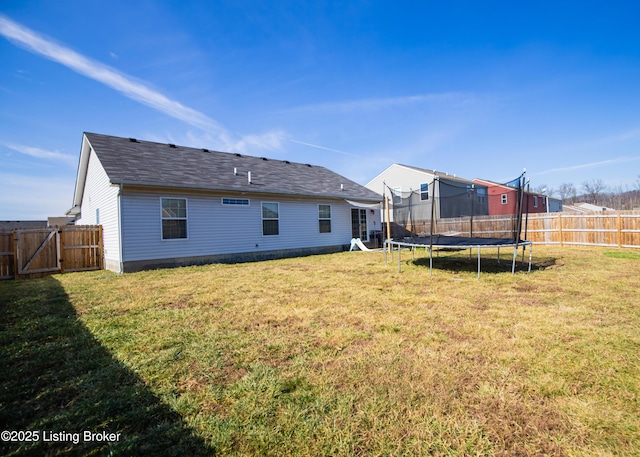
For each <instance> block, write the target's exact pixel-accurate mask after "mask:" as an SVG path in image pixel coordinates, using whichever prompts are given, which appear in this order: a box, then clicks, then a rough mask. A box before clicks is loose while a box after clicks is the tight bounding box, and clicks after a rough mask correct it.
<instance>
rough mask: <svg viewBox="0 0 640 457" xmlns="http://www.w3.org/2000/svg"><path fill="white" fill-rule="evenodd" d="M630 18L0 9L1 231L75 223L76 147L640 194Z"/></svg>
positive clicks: (391, 8) (572, 7) (213, 5)
mask: <svg viewBox="0 0 640 457" xmlns="http://www.w3.org/2000/svg"><path fill="white" fill-rule="evenodd" d="M639 13H640V6H636V4H635V3H634V2H612V1H609V2H590V1H580V2H578V1H576V2H526V3H525V2H495V1H486V2H479V1H476V2H465V1H459V2H435V1H424V2H417V1H416V2H391V1H357V0H356V1H349V2H320V1H313V2H303V1H291V2H288V1H270V2H259V1H229V2H221V1H189V0H185V1H165V2H160V1H135V0H133V1H127V2H121V1H116V0H114V1H109V2H104V1H82V2H79V1H66V0H58V1H55V2H51V1H42V0H41V1H38V0H35V1H28V2H27V1H24V0H20V1H13V0H3V1H2V3H0V56H1V57H2V65H0V220H27V219H42V218H46V217H47V216H53V215H62V214H64V212H65V211H66V210H67V209H69V208H70V207H71V203H72V198H73V186H74V183H75V175H76V169H77V162H78V156H79V152H80V145H81V140H82V133H83V132H84V131H88V132H96V133H103V134H109V135H116V136H122V137H136V138H139V139H145V140H152V141H160V142H171V143H177V144H181V145H187V146H198V147H207V148H209V149H217V150H222V151H229V152H243V153H245V154H250V155H257V156H268V157H272V158H276V159H283V160H291V161H297V162H304V163H313V164H316V165H323V166H326V167H328V168H330V169H332V170H334V171H336V172H338V173H340V174H343V175H345V176H347V177H348V178H351V179H353V180H354V181H356V182H359V183H361V184H366V183H367V182H368V181H369V180H371V179H372V178H374V177H375V176H376V175H377V174H378V173H380V172H381V171H383V170H384V169H385V168H386V167H387V166H389V165H390V164H392V163H404V164H407V165H413V166H418V167H424V168H429V169H434V168H435V169H437V170H440V171H446V172H449V173H455V174H457V175H458V176H462V177H466V178H475V177H480V178H484V179H489V180H494V181H506V180H509V179H511V178H514V177H516V176H517V175H518V174H520V172H521V171H522V169H523V168H526V169H527V172H528V177H529V178H530V180H531V185H532V186H533V187H537V186H541V185H547V186H548V187H550V188H557V187H558V186H559V185H560V184H561V183H573V184H574V185H575V186H576V187H577V188H578V190H580V187H581V184H582V182H584V181H586V180H590V179H602V180H603V182H604V183H605V184H606V185H608V186H610V187H612V188H618V189H620V188H633V187H634V185H635V183H636V181H637V179H638V175H640V35H639V34H638V30H637V20H638V17H639Z"/></svg>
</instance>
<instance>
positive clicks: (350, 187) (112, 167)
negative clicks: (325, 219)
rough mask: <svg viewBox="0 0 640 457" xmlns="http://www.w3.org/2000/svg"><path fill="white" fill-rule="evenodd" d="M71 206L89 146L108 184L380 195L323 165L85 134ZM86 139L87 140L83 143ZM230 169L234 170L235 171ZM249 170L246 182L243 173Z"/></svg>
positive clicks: (311, 194) (378, 197)
mask: <svg viewBox="0 0 640 457" xmlns="http://www.w3.org/2000/svg"><path fill="white" fill-rule="evenodd" d="M84 136H85V139H86V141H85V140H83V148H82V152H81V158H80V165H79V168H78V179H77V182H76V192H75V197H74V205H75V206H77V205H79V204H80V203H81V199H82V192H83V190H84V176H85V175H86V168H87V166H88V160H89V152H90V149H89V148H88V147H87V146H88V145H90V146H91V148H93V150H94V151H95V153H96V155H97V157H98V159H99V160H100V163H101V164H102V166H103V167H104V170H105V172H106V173H107V176H108V177H109V180H110V182H111V183H112V184H123V185H140V186H151V187H174V188H182V189H206V190H213V191H232V192H251V193H263V194H280V195H292V196H306V197H324V198H328V197H330V198H344V199H351V200H360V201H368V202H379V201H381V200H382V196H381V195H379V194H378V193H376V192H374V191H372V190H370V189H367V188H365V187H364V186H361V185H360V184H357V183H355V182H353V181H351V180H349V179H347V178H345V177H344V176H341V175H339V174H337V173H334V172H333V171H331V170H328V169H327V168H325V167H321V166H317V165H310V164H302V163H295V162H289V161H283V160H273V159H268V158H266V157H254V156H248V155H244V154H233V153H228V152H218V151H209V150H206V149H198V148H190V147H185V146H178V145H172V144H165V143H155V142H151V141H142V140H136V139H130V138H120V137H115V136H108V135H101V134H97V133H85V134H84ZM87 143H88V144H87ZM234 171H235V173H234ZM249 173H251V182H249V179H248V174H249Z"/></svg>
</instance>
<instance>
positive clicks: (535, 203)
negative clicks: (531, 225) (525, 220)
mask: <svg viewBox="0 0 640 457" xmlns="http://www.w3.org/2000/svg"><path fill="white" fill-rule="evenodd" d="M533 207H534V208H537V207H538V196H537V195H534V196H533Z"/></svg>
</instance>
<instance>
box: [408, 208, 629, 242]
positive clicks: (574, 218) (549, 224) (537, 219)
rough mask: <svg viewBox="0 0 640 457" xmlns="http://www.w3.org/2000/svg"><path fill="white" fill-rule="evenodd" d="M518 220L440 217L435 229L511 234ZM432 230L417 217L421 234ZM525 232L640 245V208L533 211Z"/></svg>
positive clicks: (545, 238) (548, 238)
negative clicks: (638, 209) (603, 210)
mask: <svg viewBox="0 0 640 457" xmlns="http://www.w3.org/2000/svg"><path fill="white" fill-rule="evenodd" d="M515 224H516V221H515V218H514V217H513V216H509V215H507V216H474V217H473V219H471V218H470V217H460V218H452V219H440V220H438V221H436V223H435V226H434V233H440V234H459V235H461V236H478V237H495V238H508V237H511V236H512V233H513V227H514V226H515ZM408 229H411V227H408ZM472 229H473V232H472ZM430 230H431V225H430V221H416V222H415V224H414V227H413V231H415V232H416V233H418V234H419V235H428V234H429V233H430ZM525 234H526V239H527V240H529V241H533V242H534V243H537V244H550V245H552V244H555V245H560V246H565V245H584V246H609V247H620V248H640V212H638V211H623V212H620V213H587V214H582V213H580V214H571V213H537V214H529V216H528V217H525V218H524V220H523V222H522V235H521V237H522V238H524V237H525Z"/></svg>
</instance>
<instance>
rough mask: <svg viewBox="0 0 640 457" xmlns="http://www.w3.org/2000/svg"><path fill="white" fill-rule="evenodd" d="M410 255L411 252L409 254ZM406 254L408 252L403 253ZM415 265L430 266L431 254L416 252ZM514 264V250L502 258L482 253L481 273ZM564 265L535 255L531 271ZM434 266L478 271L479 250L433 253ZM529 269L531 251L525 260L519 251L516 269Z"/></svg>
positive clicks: (499, 270) (507, 270)
mask: <svg viewBox="0 0 640 457" xmlns="http://www.w3.org/2000/svg"><path fill="white" fill-rule="evenodd" d="M409 255H410V254H409ZM403 256H406V254H403ZM412 262H413V264H414V265H418V266H422V267H427V268H429V254H428V253H426V254H422V253H421V252H420V253H419V254H416V256H415V259H414V260H412ZM512 264H513V250H510V251H505V252H503V253H501V255H500V258H499V259H498V256H497V254H496V253H490V254H486V253H482V252H481V253H480V273H481V274H485V273H487V274H498V273H509V274H511V268H512ZM559 266H562V264H561V263H559V262H558V259H555V258H552V257H544V258H536V257H535V255H534V257H533V259H532V261H531V272H535V271H539V270H546V269H548V268H556V267H559ZM433 268H434V269H438V270H444V271H450V272H452V273H454V274H457V273H477V272H478V252H477V250H475V249H474V250H473V251H472V253H471V255H469V250H468V249H465V250H458V251H453V250H452V251H443V252H442V253H436V252H434V254H433ZM528 270H529V252H528V251H527V253H526V254H525V258H524V262H523V261H522V251H521V250H520V251H518V255H517V257H516V267H515V271H516V272H519V271H523V272H527V271H528Z"/></svg>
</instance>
